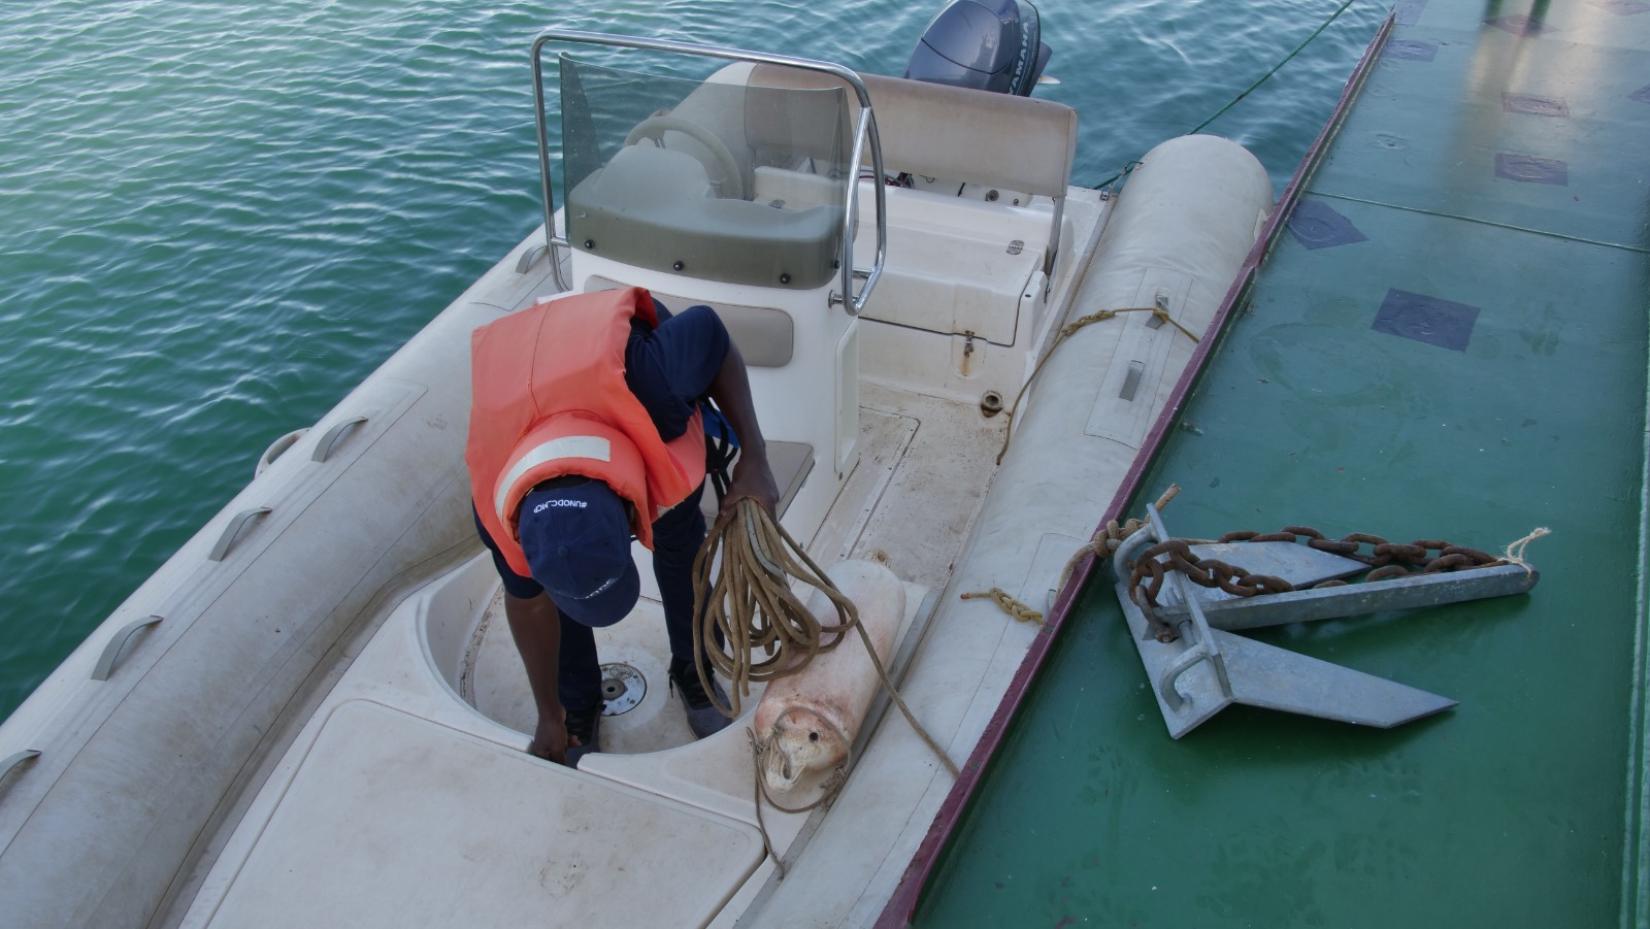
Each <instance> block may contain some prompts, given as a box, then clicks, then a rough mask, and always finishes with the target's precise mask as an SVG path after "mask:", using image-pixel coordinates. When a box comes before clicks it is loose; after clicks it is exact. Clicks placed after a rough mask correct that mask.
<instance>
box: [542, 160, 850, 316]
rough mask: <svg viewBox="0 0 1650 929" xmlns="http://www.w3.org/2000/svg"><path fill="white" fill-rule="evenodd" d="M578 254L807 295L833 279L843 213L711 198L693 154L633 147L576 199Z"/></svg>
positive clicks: (581, 185)
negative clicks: (781, 207)
mask: <svg viewBox="0 0 1650 929" xmlns="http://www.w3.org/2000/svg"><path fill="white" fill-rule="evenodd" d="M566 214H567V217H568V235H569V237H570V238H571V240H572V243H573V247H574V248H576V249H580V250H583V251H587V252H590V253H592V254H596V255H600V256H602V257H604V258H609V259H612V260H614V261H619V262H622V263H624V264H630V265H636V266H639V267H643V268H652V269H654V270H659V271H667V270H673V271H675V272H676V273H687V274H692V275H693V276H695V277H702V278H709V279H711V280H717V281H724V282H727V283H734V284H754V285H756V286H759V287H789V288H792V289H797V290H807V289H812V288H815V287H819V286H820V285H822V284H824V283H825V282H827V281H829V280H831V278H832V274H833V273H834V267H835V263H836V261H837V260H838V256H839V254H840V253H839V251H838V249H839V247H840V242H841V234H842V207H840V206H835V205H826V206H812V207H807V208H804V209H795V210H789V209H774V208H773V207H771V206H769V205H767V204H762V203H753V202H751V201H749V200H736V199H727V198H719V197H715V196H712V195H711V190H710V181H709V179H708V177H707V176H706V174H705V169H704V166H703V165H701V164H700V163H699V160H698V159H697V158H694V157H693V156H692V155H688V154H684V153H682V152H679V151H673V150H671V149H664V148H655V147H653V146H651V145H627V146H625V147H623V148H621V149H619V151H618V152H616V153H615V154H614V155H613V157H612V158H611V159H609V160H608V162H607V163H606V164H605V165H603V166H602V167H601V168H598V169H597V170H595V171H592V172H591V173H590V174H589V175H588V176H587V177H585V178H584V179H583V180H581V181H579V182H578V184H577V185H575V186H574V187H573V189H572V190H571V191H569V192H568V194H567V210H566Z"/></svg>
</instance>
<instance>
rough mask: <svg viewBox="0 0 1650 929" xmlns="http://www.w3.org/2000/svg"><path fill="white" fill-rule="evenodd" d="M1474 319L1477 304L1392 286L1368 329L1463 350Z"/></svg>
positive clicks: (1452, 349)
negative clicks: (1468, 303) (1473, 304)
mask: <svg viewBox="0 0 1650 929" xmlns="http://www.w3.org/2000/svg"><path fill="white" fill-rule="evenodd" d="M1477 321H1478V307H1475V306H1468V305H1467V304H1465V303H1456V302H1455V301H1454V300H1444V299H1441V298H1439V297H1429V296H1427V295H1426V294H1417V293H1411V292H1410V291H1407V290H1398V289H1396V288H1394V289H1392V290H1388V291H1387V292H1386V299H1385V300H1383V301H1381V309H1380V311H1379V312H1377V313H1376V314H1375V322H1374V324H1373V325H1372V326H1370V328H1372V329H1374V330H1375V331H1376V332H1385V333H1389V334H1391V335H1396V336H1402V337H1404V338H1406V339H1414V340H1415V341H1417V342H1425V343H1426V344H1428V345H1436V346H1438V347H1439V348H1447V349H1450V350H1451V351H1457V352H1464V351H1466V350H1467V342H1468V340H1470V339H1471V338H1472V326H1473V323H1475V322H1477Z"/></svg>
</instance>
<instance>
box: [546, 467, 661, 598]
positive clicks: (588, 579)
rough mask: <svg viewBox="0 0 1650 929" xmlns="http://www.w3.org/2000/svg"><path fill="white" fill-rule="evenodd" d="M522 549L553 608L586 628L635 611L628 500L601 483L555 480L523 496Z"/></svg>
mask: <svg viewBox="0 0 1650 929" xmlns="http://www.w3.org/2000/svg"><path fill="white" fill-rule="evenodd" d="M518 512H519V513H520V517H519V524H518V526H517V529H518V532H519V533H520V538H521V549H522V551H523V552H525V553H526V555H527V564H528V566H529V567H530V568H532V571H533V580H535V581H538V582H539V583H540V584H542V585H543V586H544V590H545V592H546V593H548V594H549V595H550V599H551V600H552V601H554V602H555V604H556V609H558V610H560V611H561V612H563V613H565V614H566V615H567V617H568V618H569V619H571V620H573V621H574V622H577V623H580V624H582V625H586V626H611V625H613V624H614V623H616V622H618V621H619V620H621V619H624V618H625V617H626V616H627V615H629V614H630V611H631V610H632V609H634V608H635V606H636V599H637V598H638V597H639V596H641V589H642V587H641V578H640V576H638V575H637V573H636V562H635V561H633V560H632V559H631V557H630V517H629V515H628V513H627V512H626V509H625V502H624V500H623V498H621V497H620V496H619V495H618V494H616V493H614V492H613V489H612V488H610V487H608V486H607V485H606V484H604V483H602V482H601V481H596V480H580V481H574V482H568V481H565V480H561V481H555V482H554V483H552V484H551V485H549V486H546V487H540V488H538V489H535V490H533V491H531V492H529V493H528V494H527V496H526V497H524V498H522V501H521V509H520V510H519V511H518Z"/></svg>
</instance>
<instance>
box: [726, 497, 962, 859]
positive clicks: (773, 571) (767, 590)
mask: <svg viewBox="0 0 1650 929" xmlns="http://www.w3.org/2000/svg"><path fill="white" fill-rule="evenodd" d="M718 554H720V555H721V559H720V567H721V571H720V573H719V574H718V573H716V568H717V564H718V559H717V555H718ZM713 575H714V576H713ZM792 578H795V579H796V580H799V581H801V582H802V583H803V584H805V585H807V586H809V587H812V588H814V589H816V590H818V591H819V592H821V593H823V594H824V595H825V596H826V597H827V598H829V599H830V601H831V605H832V606H833V607H834V608H835V610H836V618H837V621H836V622H834V623H830V624H826V623H821V622H820V621H819V620H818V619H817V618H815V617H814V615H813V613H811V612H810V611H809V610H808V608H807V606H806V605H805V603H804V602H803V600H802V598H800V597H798V596H797V595H796V594H795V593H793V592H792V591H791V579H792ZM849 630H853V631H854V632H857V633H858V634H859V639H860V642H861V644H863V645H864V646H865V653H866V654H867V655H869V656H870V658H871V664H872V665H873V666H874V667H875V668H876V672H877V677H878V679H880V680H881V681H882V686H883V687H884V688H885V689H887V691H888V696H889V699H891V700H893V702H894V705H895V706H897V707H899V711H900V713H902V714H903V715H904V716H905V719H906V721H907V722H909V723H910V724H911V728H912V729H913V730H915V731H916V733H917V735H918V736H920V737H921V738H922V741H923V742H924V744H926V745H927V746H928V748H929V749H930V750H932V751H933V753H934V755H935V757H937V758H939V760H940V762H941V763H942V764H943V765H945V769H946V770H947V771H949V772H951V776H952V777H956V776H957V775H958V770H957V766H956V764H955V763H953V762H952V761H951V757H950V756H949V755H947V754H946V753H945V749H944V748H942V747H941V746H940V743H939V742H938V741H936V740H935V739H934V737H933V736H931V735H929V734H928V730H926V729H924V728H923V727H922V724H921V723H919V722H917V717H916V716H915V715H914V714H913V713H912V712H911V708H910V707H909V706H907V705H906V703H905V698H904V697H901V696H900V693H899V690H898V689H896V688H895V687H894V682H893V681H892V680H890V679H889V677H888V669H887V668H886V667H885V666H884V665H883V663H882V658H881V656H879V655H877V652H876V649H875V648H874V647H873V646H872V645H871V637H870V635H869V634H868V633H866V631H865V629H864V628H863V627H862V626H860V623H859V609H858V607H856V606H854V602H853V601H852V600H849V599H848V598H847V597H845V596H843V595H842V592H841V591H839V590H837V588H836V585H835V584H833V583H832V582H831V579H830V577H829V576H827V575H826V574H825V572H824V571H823V570H822V569H821V568H820V567H819V565H817V564H815V563H814V560H813V559H812V558H810V557H808V553H807V552H805V551H803V549H802V546H800V545H798V544H797V542H796V540H795V539H793V538H791V536H790V533H788V532H786V531H785V529H784V527H782V526H780V525H778V524H777V523H775V522H774V521H773V519H772V517H770V516H769V515H768V513H767V511H766V510H764V509H762V508H761V507H760V506H758V505H757V504H756V501H754V500H750V499H748V498H747V499H741V500H738V501H736V502H735V503H734V505H733V507H732V508H731V509H727V510H724V511H723V512H722V515H721V516H719V517H717V519H716V522H715V523H714V524H713V525H712V526H711V528H710V532H709V533H707V534H706V536H705V543H704V545H702V546H700V548H699V554H698V555H697V556H696V557H695V558H694V560H693V658H694V666H695V667H696V668H697V669H698V672H699V683H700V684H701V685H702V686H703V687H704V688H705V693H706V694H708V695H709V696H710V698H711V700H712V701H713V702H715V703H716V708H717V709H719V710H721V711H722V712H723V713H724V714H726V715H727V716H728V717H729V718H736V717H738V716H739V713H740V707H741V701H742V700H743V699H745V698H748V697H749V696H750V693H751V684H752V683H766V682H768V681H772V680H774V679H776V678H780V677H785V676H787V675H790V674H796V673H798V672H800V671H801V670H802V669H803V668H806V667H807V666H808V664H809V663H810V662H812V661H813V659H814V656H815V655H818V654H820V653H821V652H827V651H830V650H831V649H833V648H836V647H837V646H838V645H840V644H841V643H842V639H843V637H844V636H846V635H847V634H848V631H849ZM718 632H720V634H721V635H720V637H721V639H722V641H721V642H720V643H719V642H718V641H717V638H718V635H717V633H718ZM758 651H760V652H761V654H760V655H758ZM711 671H717V672H720V673H721V675H722V676H723V677H725V678H727V679H728V682H729V684H730V686H729V688H728V701H729V704H730V705H729V706H725V707H724V706H722V705H721V703H720V702H717V700H716V689H715V688H714V687H713V686H712V685H711V681H710V672H711ZM771 740H772V733H769V734H768V736H767V737H766V738H758V737H757V735H756V734H755V733H752V734H751V743H752V749H753V752H754V757H755V762H756V771H755V775H756V797H757V802H756V815H757V826H758V828H760V829H761V831H762V841H763V844H764V845H765V847H766V848H767V851H768V854H769V855H772V856H773V859H774V863H775V864H776V865H777V866H778V867H779V872H780V876H781V877H783V876H784V865H783V863H781V862H780V860H779V856H778V855H776V854H774V851H773V843H772V842H771V841H770V840H769V838H768V832H767V828H766V826H764V825H763V823H762V802H761V801H762V800H763V799H764V798H767V791H766V789H765V788H764V785H763V784H762V761H763V755H764V753H765V752H766V751H767V750H768V748H769V745H770V744H771ZM847 766H848V762H846V761H845V762H844V763H843V765H842V767H841V768H839V770H838V771H837V773H836V775H835V776H833V778H832V779H831V781H829V782H828V783H827V784H826V789H825V792H824V794H823V795H822V796H821V797H820V798H819V799H818V800H816V801H814V802H813V803H810V804H808V805H807V806H804V807H797V808H788V807H783V806H779V804H777V803H775V804H774V806H776V807H779V809H782V810H786V811H787V812H802V811H805V810H809V809H813V808H814V807H817V806H821V805H823V804H825V803H826V802H828V801H829V800H830V799H831V798H832V797H834V796H835V795H836V793H837V791H838V790H840V789H841V787H842V784H843V783H844V782H845V780H846V768H847ZM768 802H769V803H773V800H772V799H771V798H768Z"/></svg>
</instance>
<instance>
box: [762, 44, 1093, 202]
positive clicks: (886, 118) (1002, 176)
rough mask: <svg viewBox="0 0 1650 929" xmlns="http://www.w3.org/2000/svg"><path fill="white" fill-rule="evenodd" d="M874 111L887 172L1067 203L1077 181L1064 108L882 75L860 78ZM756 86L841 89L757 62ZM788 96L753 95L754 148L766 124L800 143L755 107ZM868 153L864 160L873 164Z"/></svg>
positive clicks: (855, 114) (1070, 120)
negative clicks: (1073, 181) (1070, 188)
mask: <svg viewBox="0 0 1650 929" xmlns="http://www.w3.org/2000/svg"><path fill="white" fill-rule="evenodd" d="M860 79H861V80H863V81H864V82H865V89H866V90H867V91H868V92H869V93H870V95H871V104H872V106H874V107H875V108H876V115H877V133H878V136H879V137H880V138H881V140H882V157H883V162H884V165H883V167H884V168H885V169H887V170H888V171H890V172H899V171H908V172H910V173H912V174H921V175H924V176H926V177H943V178H949V179H951V180H956V181H965V182H967V183H970V184H983V185H985V186H987V187H997V188H1002V189H1006V190H1015V191H1020V192H1022V193H1028V194H1034V195H1038V196H1044V197H1052V198H1056V199H1058V198H1062V197H1064V196H1065V195H1066V188H1067V186H1069V185H1070V183H1071V165H1072V161H1073V159H1074V158H1075V157H1076V153H1077V111H1076V110H1073V109H1072V108H1071V107H1069V106H1066V105H1065V104H1063V103H1055V102H1054V101H1052V100H1039V99H1036V98H1033V97H1015V96H1010V95H1008V94H994V93H986V92H985V91H981V90H968V89H965V88H961V87H949V86H946V85H943V84H930V83H928V82H926V81H912V80H906V79H905V78H899V77H884V76H883V75H880V74H861V75H860ZM748 81H749V83H750V84H751V85H753V86H761V87H776V88H789V89H806V88H820V87H841V86H843V85H842V82H841V81H840V80H838V79H836V78H834V77H831V76H830V75H827V74H821V73H819V72H816V71H802V70H799V69H796V68H786V67H781V66H778V65H757V66H756V67H754V68H752V69H751V72H750V77H749V78H748ZM776 99H783V98H776V97H772V96H769V95H763V94H751V95H748V97H747V101H748V104H747V112H746V114H745V131H746V134H747V135H748V136H749V137H750V138H749V141H750V143H751V144H752V145H753V146H761V145H763V144H764V143H767V142H769V141H772V140H769V139H767V138H766V136H765V134H764V132H765V130H764V128H763V127H765V126H771V127H773V132H774V134H775V135H776V136H777V138H779V139H794V138H795V135H794V133H793V131H792V129H791V126H792V124H791V122H790V120H789V119H787V118H785V117H784V116H783V114H778V113H775V114H763V113H762V112H760V111H759V110H758V109H757V107H759V106H760V105H762V104H763V103H765V102H767V101H771V100H776ZM848 110H849V112H848V120H849V125H850V126H852V125H856V124H857V121H858V119H859V105H858V102H857V101H856V100H855V99H854V96H853V94H851V93H850V94H849V95H848ZM870 158H871V156H870V151H869V149H867V150H866V154H865V162H867V163H868V162H869V161H870Z"/></svg>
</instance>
